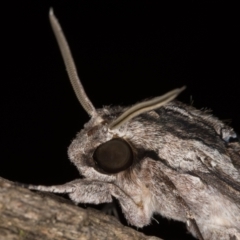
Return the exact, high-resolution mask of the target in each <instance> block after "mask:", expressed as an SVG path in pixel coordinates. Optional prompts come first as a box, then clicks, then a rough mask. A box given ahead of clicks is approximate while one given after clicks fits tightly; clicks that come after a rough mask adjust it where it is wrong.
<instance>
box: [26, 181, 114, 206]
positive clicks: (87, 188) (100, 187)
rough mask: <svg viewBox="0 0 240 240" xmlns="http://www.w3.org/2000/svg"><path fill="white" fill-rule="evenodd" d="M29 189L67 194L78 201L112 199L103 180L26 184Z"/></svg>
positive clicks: (87, 201) (108, 200)
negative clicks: (43, 184)
mask: <svg viewBox="0 0 240 240" xmlns="http://www.w3.org/2000/svg"><path fill="white" fill-rule="evenodd" d="M27 188H29V189H31V190H38V191H42V192H54V193H63V194H66V193H67V194H68V195H69V197H70V198H71V199H72V201H73V202H74V203H76V204H78V203H92V204H99V203H106V202H111V201H112V196H111V194H110V191H109V189H108V185H106V183H104V182H99V181H90V180H85V179H77V180H74V181H71V182H68V183H65V184H63V185H55V186H41V185H40V186H34V185H27Z"/></svg>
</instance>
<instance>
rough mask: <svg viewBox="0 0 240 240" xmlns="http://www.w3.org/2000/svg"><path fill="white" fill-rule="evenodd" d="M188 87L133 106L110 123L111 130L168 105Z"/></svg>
mask: <svg viewBox="0 0 240 240" xmlns="http://www.w3.org/2000/svg"><path fill="white" fill-rule="evenodd" d="M185 88H186V87H185V86H183V87H181V88H176V89H174V90H172V91H170V92H167V93H166V94H164V95H162V96H159V97H155V98H153V99H151V100H149V101H145V102H141V103H138V104H135V105H133V106H132V107H131V108H129V109H128V110H127V111H125V112H124V113H122V114H121V115H120V116H119V117H118V118H117V119H115V120H114V121H113V122H112V123H110V125H109V128H110V129H116V128H119V127H120V126H121V125H122V124H124V123H125V122H127V121H129V120H130V119H132V118H134V117H136V116H138V115H140V114H141V113H145V112H148V111H151V110H154V109H157V108H159V107H161V106H163V105H165V104H166V103H168V102H170V101H172V100H173V99H174V98H176V97H177V96H178V95H179V94H180V93H181V92H182V91H183V90H184V89H185Z"/></svg>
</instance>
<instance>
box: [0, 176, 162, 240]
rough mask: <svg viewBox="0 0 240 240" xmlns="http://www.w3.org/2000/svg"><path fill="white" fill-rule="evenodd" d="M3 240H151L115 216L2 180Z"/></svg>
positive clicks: (0, 216) (0, 235)
mask: <svg viewBox="0 0 240 240" xmlns="http://www.w3.org/2000/svg"><path fill="white" fill-rule="evenodd" d="M0 239H1V240H3V239H4V240H19V239H21V240H30V239H31V240H38V239H39V240H40V239H41V240H43V239H44V240H50V239H51V240H54V239H58V240H59V239H66V240H68V239H69V240H70V239H71V240H73V239H78V240H83V239H84V240H85V239H89V240H90V239H99V240H102V239H104V240H106V239H114V240H117V239H124V240H125V239H142V240H145V239H148V240H157V239H158V240H159V238H157V237H149V236H145V235H143V234H142V233H140V232H137V231H135V230H133V229H131V228H129V227H125V226H123V225H122V224H121V223H119V222H118V221H117V219H115V218H114V217H112V216H109V215H105V214H104V213H102V212H100V211H97V210H94V209H90V208H89V209H82V208H80V207H77V206H75V205H73V204H72V203H71V202H70V201H68V200H65V199H63V198H61V197H58V196H55V195H54V196H49V195H48V194H43V193H34V192H31V191H29V190H28V189H24V188H22V187H18V186H16V185H15V184H14V183H11V182H9V181H7V180H5V179H3V178H0Z"/></svg>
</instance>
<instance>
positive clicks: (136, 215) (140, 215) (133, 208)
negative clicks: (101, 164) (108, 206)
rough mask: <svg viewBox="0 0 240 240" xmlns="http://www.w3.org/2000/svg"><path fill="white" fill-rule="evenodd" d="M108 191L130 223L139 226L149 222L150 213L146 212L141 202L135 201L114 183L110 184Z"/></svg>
mask: <svg viewBox="0 0 240 240" xmlns="http://www.w3.org/2000/svg"><path fill="white" fill-rule="evenodd" d="M110 191H111V195H112V196H114V197H115V198H116V199H117V200H118V201H119V203H120V205H121V209H122V211H123V214H124V216H125V218H126V219H127V221H128V222H129V223H130V224H131V225H134V226H136V227H140V228H141V227H143V226H146V225H148V224H149V223H150V222H151V215H149V214H147V211H145V210H144V206H143V204H142V203H141V202H140V203H135V202H134V201H133V199H132V198H131V197H130V196H128V195H127V194H126V193H125V192H124V191H122V190H121V189H120V188H119V187H118V186H116V185H114V184H110Z"/></svg>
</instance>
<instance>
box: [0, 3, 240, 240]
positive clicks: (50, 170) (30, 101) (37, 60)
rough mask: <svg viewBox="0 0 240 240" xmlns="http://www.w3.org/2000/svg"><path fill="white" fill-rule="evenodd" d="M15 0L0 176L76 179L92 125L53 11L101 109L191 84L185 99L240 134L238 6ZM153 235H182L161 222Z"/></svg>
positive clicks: (1, 85) (4, 11)
mask: <svg viewBox="0 0 240 240" xmlns="http://www.w3.org/2000/svg"><path fill="white" fill-rule="evenodd" d="M226 2H227V1H225V3H224V2H223V1H204V2H202V1H184V2H182V1H177V2H172V1H171V2H170V1H169V2H168V3H167V4H166V3H164V4H163V3H161V1H151V0H148V1H99V0H98V1H81V0H78V1H63V0H60V1H9V3H8V5H7V4H6V3H5V4H1V16H0V17H1V19H0V20H1V21H0V27H1V38H0V41H1V73H2V74H1V80H0V91H1V94H0V97H1V101H0V104H1V106H0V110H1V113H0V114H1V115H0V119H1V134H0V136H1V159H0V176H2V177H4V178H7V179H10V180H12V181H18V182H23V183H31V184H44V185H53V184H61V183H65V182H67V181H70V180H73V179H75V178H78V177H79V175H78V172H77V170H76V169H75V167H74V166H73V165H72V164H71V163H70V161H69V160H68V157H67V147H68V146H69V144H70V142H71V140H72V139H73V138H74V136H75V134H76V133H77V132H78V131H79V130H80V129H81V128H82V127H83V124H84V123H85V122H87V121H88V119H89V118H88V115H87V114H86V113H85V112H84V110H83V109H82V108H81V106H80V105H79V103H78V101H77V99H76V97H75V95H74V93H73V91H72V88H71V86H70V84H69V81H68V77H67V74H66V71H65V67H64V65H63V61H62V58H61V55H60V52H59V49H58V46H57V43H56V40H55V38H54V35H53V33H52V30H51V27H50V24H49V20H48V12H49V8H50V7H53V8H54V12H55V15H56V16H57V18H58V19H59V21H60V23H61V25H62V28H63V29H64V32H65V35H66V37H67V39H68V42H69V45H70V47H71V50H72V52H73V56H74V59H75V62H76V65H77V68H78V72H79V75H80V77H81V81H82V83H83V86H84V87H85V90H86V92H87V94H88V96H89V98H90V99H91V101H92V102H93V104H94V105H95V107H96V108H100V107H102V106H103V105H130V104H134V103H135V102H137V101H140V100H143V99H145V98H148V97H154V96H158V95H161V94H164V93H165V92H167V91H169V90H172V89H173V88H176V87H181V86H183V85H186V86H187V89H186V90H185V91H184V92H183V93H182V94H181V95H180V96H179V97H178V99H179V100H180V101H183V102H185V103H190V101H191V98H192V99H193V100H194V106H196V107H197V108H205V107H207V108H210V109H212V110H213V114H214V115H216V116H218V117H219V118H220V119H222V120H228V119H231V120H232V123H231V125H232V126H233V127H234V128H235V129H236V131H238V132H240V126H239V122H240V114H239V106H240V99H239V82H240V79H239V77H240V76H239V75H240V74H239V49H238V45H239V42H240V41H239V40H240V39H239V36H238V34H239V26H240V25H239V13H238V10H237V6H234V5H232V3H230V1H229V2H228V3H227V4H226ZM159 221H160V223H159V225H158V224H154V226H155V231H154V230H152V229H150V228H145V229H144V230H145V231H147V233H148V234H156V235H158V236H159V237H163V238H165V239H166V240H167V239H193V238H191V236H190V235H186V236H184V234H185V232H186V230H185V229H184V227H182V226H184V225H180V224H176V223H174V222H173V221H169V220H166V219H165V220H164V221H163V222H162V221H161V220H159Z"/></svg>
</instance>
